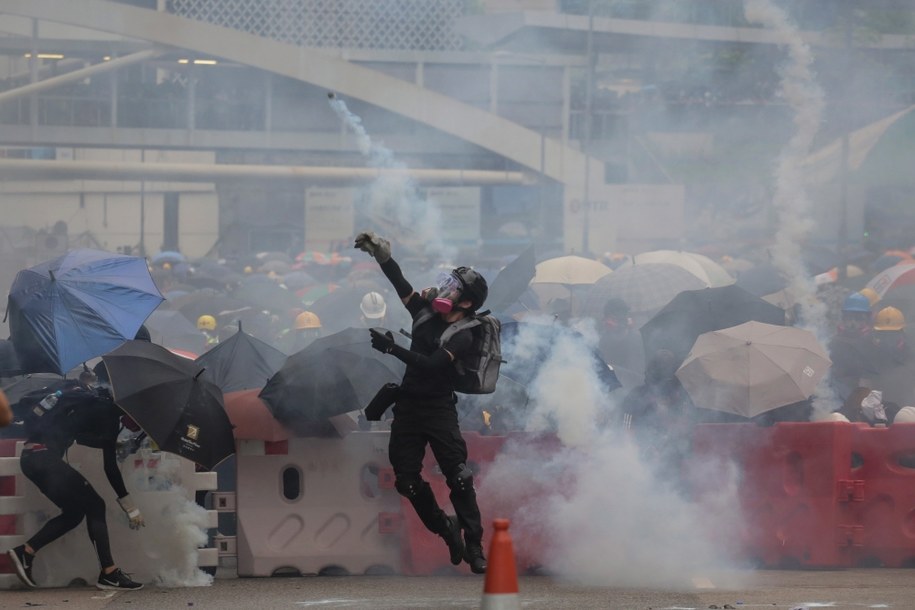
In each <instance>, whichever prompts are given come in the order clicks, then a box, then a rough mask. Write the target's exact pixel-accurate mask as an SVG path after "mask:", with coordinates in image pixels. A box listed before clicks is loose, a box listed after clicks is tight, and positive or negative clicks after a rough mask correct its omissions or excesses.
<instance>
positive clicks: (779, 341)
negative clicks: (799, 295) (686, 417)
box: [677, 322, 831, 417]
mask: <svg viewBox="0 0 915 610" xmlns="http://www.w3.org/2000/svg"><path fill="white" fill-rule="evenodd" d="M830 364H831V362H830V360H829V356H828V355H827V354H826V350H824V349H823V347H822V346H821V345H820V344H819V342H817V340H816V337H815V336H814V335H813V333H811V332H810V331H807V330H804V329H801V328H796V327H793V326H776V325H774V324H765V323H763V322H746V323H745V324H740V325H738V326H733V327H731V328H726V329H724V330H715V331H712V332H708V333H704V334H702V335H699V338H698V339H696V343H695V345H693V349H692V351H690V353H689V356H687V357H686V360H685V361H684V362H683V365H682V366H681V367H680V369H679V370H678V371H677V377H678V378H679V379H680V382H681V383H682V384H683V387H684V388H685V389H686V392H687V393H688V394H689V396H690V398H691V399H692V400H693V403H695V405H696V406H697V407H702V408H705V409H713V410H716V411H724V412H727V413H734V414H737V415H742V416H744V417H755V416H757V415H759V414H761V413H766V412H767V411H771V410H773V409H777V408H778V407H783V406H785V405H790V404H792V403H795V402H800V401H802V400H807V399H808V398H810V396H811V395H813V392H814V390H815V389H816V386H817V384H818V383H819V381H820V379H822V378H823V376H824V375H825V374H826V371H827V370H828V369H829V366H830Z"/></svg>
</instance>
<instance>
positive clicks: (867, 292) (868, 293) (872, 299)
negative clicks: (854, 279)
mask: <svg viewBox="0 0 915 610" xmlns="http://www.w3.org/2000/svg"><path fill="white" fill-rule="evenodd" d="M858 293H859V294H861V295H862V296H865V297H867V301H868V303H870V304H871V307H873V306H874V305H876V304H877V301H879V300H880V295H879V294H877V291H876V290H874V289H873V288H862V289H861V290H859V291H858Z"/></svg>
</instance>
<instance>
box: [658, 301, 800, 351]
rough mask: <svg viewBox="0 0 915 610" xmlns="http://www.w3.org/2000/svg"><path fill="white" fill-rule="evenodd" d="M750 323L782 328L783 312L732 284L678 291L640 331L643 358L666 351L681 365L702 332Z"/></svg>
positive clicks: (783, 321) (783, 322)
mask: <svg viewBox="0 0 915 610" xmlns="http://www.w3.org/2000/svg"><path fill="white" fill-rule="evenodd" d="M750 321H756V322H765V323H767V324H778V325H784V324H785V311H784V310H783V309H782V308H780V307H778V306H776V305H772V304H771V303H768V302H766V301H764V300H762V299H761V298H759V297H757V296H754V295H752V294H750V293H749V292H747V291H746V290H744V289H743V288H741V287H740V286H736V285H730V286H721V287H718V288H703V289H701V290H687V291H685V292H681V293H680V294H678V295H677V296H676V297H674V299H673V300H672V301H671V302H670V303H668V304H667V305H665V306H664V307H663V308H662V309H661V311H659V312H658V313H657V314H655V315H654V317H653V318H651V319H650V320H649V321H648V322H646V323H645V324H644V325H643V326H642V328H641V329H640V331H641V333H642V342H643V343H644V344H645V357H646V359H648V358H651V357H652V355H653V354H655V353H656V352H657V351H658V350H659V349H668V350H670V351H672V352H673V353H674V355H675V356H676V357H677V361H678V362H682V361H683V360H684V359H685V358H686V355H687V354H688V353H689V350H690V349H692V347H693V343H695V342H696V338H697V337H698V336H699V335H701V334H702V333H706V332H710V331H713V330H721V329H724V328H730V327H732V326H737V325H738V324H743V323H744V322H750Z"/></svg>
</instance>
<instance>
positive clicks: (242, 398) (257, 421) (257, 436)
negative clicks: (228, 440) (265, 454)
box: [223, 388, 289, 443]
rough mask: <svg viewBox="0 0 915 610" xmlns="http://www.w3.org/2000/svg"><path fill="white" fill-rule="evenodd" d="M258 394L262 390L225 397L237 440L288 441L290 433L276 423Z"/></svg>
mask: <svg viewBox="0 0 915 610" xmlns="http://www.w3.org/2000/svg"><path fill="white" fill-rule="evenodd" d="M258 392H260V388H256V389H253V390H240V391H237V392H228V393H227V394H225V395H224V396H223V399H224V401H225V405H226V414H228V416H229V421H230V422H232V426H233V429H232V432H233V434H234V435H235V438H237V439H245V440H257V441H268V442H271V443H275V442H277V441H284V440H286V439H288V438H289V433H288V432H287V431H286V429H285V428H283V426H282V425H280V422H278V421H276V419H275V418H274V417H273V415H272V414H271V413H270V409H269V408H267V405H266V404H265V403H264V401H263V400H261V398H260V397H259V396H258V395H257V394H258Z"/></svg>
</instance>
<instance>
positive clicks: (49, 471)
mask: <svg viewBox="0 0 915 610" xmlns="http://www.w3.org/2000/svg"><path fill="white" fill-rule="evenodd" d="M20 467H21V468H22V474H24V475H25V476H26V477H28V479H29V480H30V481H32V483H34V484H35V485H36V486H37V487H38V489H40V490H41V493H43V494H44V495H46V496H47V497H48V499H49V500H51V502H53V503H54V504H56V505H57V506H58V507H60V509H61V510H62V511H63V512H61V513H60V514H59V515H57V516H56V517H54V518H53V519H51V520H50V521H48V522H47V523H45V524H44V526H43V527H42V528H41V529H40V530H38V533H36V534H35V535H34V536H32V537H31V538H30V539H29V541H28V545H29V546H30V547H32V549H33V550H34V551H35V552H36V553H37V552H38V550H39V549H41V548H42V547H44V546H46V545H47V544H49V543H51V542H53V541H55V540H57V539H58V538H60V537H61V536H63V535H64V534H66V533H67V532H69V531H70V530H72V529H73V528H74V527H76V526H77V525H79V523H80V521H82V520H83V517H85V518H86V528H87V529H88V530H89V539H90V540H91V541H92V543H93V544H94V545H95V552H96V554H97V555H98V560H99V564H101V567H102V568H107V567H109V566H113V565H114V559H112V558H111V546H110V544H109V542H108V525H107V524H106V523H105V501H104V500H102V498H101V496H99V495H98V493H96V491H95V490H94V489H93V488H92V485H90V484H89V481H87V480H86V479H85V477H83V475H81V474H80V473H79V472H77V471H76V470H75V469H74V468H73V467H72V466H70V465H69V464H67V463H66V462H65V461H64V460H63V459H62V458H61V457H60V456H58V455H57V454H56V453H55V452H54V451H50V450H47V449H42V450H25V451H23V452H22V457H21V458H20Z"/></svg>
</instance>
